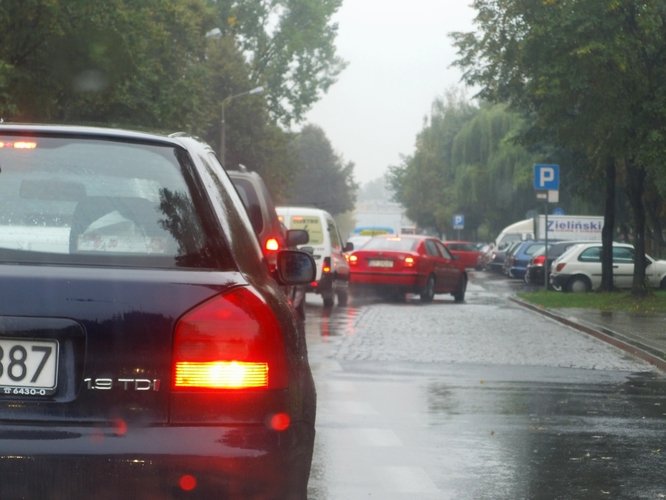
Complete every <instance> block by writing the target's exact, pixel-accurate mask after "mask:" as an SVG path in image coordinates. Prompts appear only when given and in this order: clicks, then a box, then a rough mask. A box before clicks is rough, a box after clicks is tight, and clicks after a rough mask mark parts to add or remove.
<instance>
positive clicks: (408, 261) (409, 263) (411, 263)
mask: <svg viewBox="0 0 666 500" xmlns="http://www.w3.org/2000/svg"><path fill="white" fill-rule="evenodd" d="M414 264H416V261H415V260H414V257H405V267H414Z"/></svg>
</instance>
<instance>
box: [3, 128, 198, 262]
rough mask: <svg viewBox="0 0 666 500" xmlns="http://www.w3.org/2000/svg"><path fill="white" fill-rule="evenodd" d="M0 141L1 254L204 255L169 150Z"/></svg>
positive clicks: (62, 258) (161, 258) (72, 257)
mask: <svg viewBox="0 0 666 500" xmlns="http://www.w3.org/2000/svg"><path fill="white" fill-rule="evenodd" d="M0 144H3V147H2V148H0V169H1V170H0V252H2V255H6V256H7V257H5V258H9V257H8V256H9V255H11V256H12V257H11V258H12V259H19V260H20V261H34V260H37V261H42V262H49V261H58V262H77V261H81V260H84V261H86V262H90V261H91V259H92V260H95V259H108V258H111V257H112V258H114V259H115V260H116V261H124V262H126V263H127V264H131V263H132V262H135V261H136V259H137V258H144V260H145V259H150V261H151V262H152V263H153V265H159V266H176V265H182V264H184V263H186V262H188V261H189V259H188V256H194V255H201V254H202V253H203V250H204V249H205V245H206V243H205V238H204V237H203V234H204V233H203V231H202V229H201V222H200V220H199V218H198V216H197V215H196V214H195V213H194V210H193V201H192V199H191V197H190V194H189V192H190V190H189V188H188V186H187V183H186V181H185V179H184V177H183V173H182V166H181V165H180V164H179V162H178V160H177V154H176V152H175V151H174V148H173V147H165V146H151V145H146V144H132V143H127V142H122V141H110V140H90V139H76V138H54V137H47V136H34V137H17V136H0ZM181 218H186V219H187V220H188V225H187V226H184V225H182V224H180V223H179V222H178V221H179V220H180V219H181Z"/></svg>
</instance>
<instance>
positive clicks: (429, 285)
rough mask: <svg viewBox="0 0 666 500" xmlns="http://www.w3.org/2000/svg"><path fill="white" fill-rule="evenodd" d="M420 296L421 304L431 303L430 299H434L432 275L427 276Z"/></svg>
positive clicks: (433, 278)
mask: <svg viewBox="0 0 666 500" xmlns="http://www.w3.org/2000/svg"><path fill="white" fill-rule="evenodd" d="M420 295H421V302H426V303H428V302H432V299H434V298H435V277H434V276H433V275H430V276H428V279H427V280H426V283H425V285H424V287H423V290H421V293H420Z"/></svg>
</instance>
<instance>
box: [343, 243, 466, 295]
mask: <svg viewBox="0 0 666 500" xmlns="http://www.w3.org/2000/svg"><path fill="white" fill-rule="evenodd" d="M349 266H350V271H351V277H350V284H351V287H352V290H355V291H359V292H360V291H363V290H364V289H371V290H373V291H377V292H379V293H381V294H383V295H388V296H393V297H398V296H404V294H406V293H417V294H419V295H420V297H421V301H423V302H432V300H433V298H434V296H435V294H438V293H450V294H451V295H453V297H454V299H455V301H456V302H462V301H464V300H465V291H466V290H467V273H466V271H465V269H464V267H463V265H462V264H461V263H460V262H459V261H457V260H456V259H455V257H454V256H453V255H451V253H450V252H449V251H448V250H447V248H446V247H445V246H444V244H443V243H442V242H441V241H440V240H438V239H437V238H434V237H430V236H422V235H400V236H395V235H383V236H375V237H374V238H372V239H371V240H370V241H369V242H367V243H366V244H365V245H364V246H363V248H361V249H359V250H355V251H353V252H352V253H351V255H350V256H349Z"/></svg>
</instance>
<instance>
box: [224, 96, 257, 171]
mask: <svg viewBox="0 0 666 500" xmlns="http://www.w3.org/2000/svg"><path fill="white" fill-rule="evenodd" d="M263 91H264V88H263V87H255V88H253V89H250V90H246V91H245V92H241V93H240V94H234V95H230V96H227V97H225V98H224V99H222V104H221V106H220V160H221V161H222V166H223V167H225V168H226V167H227V136H226V132H227V131H226V130H225V126H226V123H225V117H224V108H225V107H226V106H227V104H229V102H230V101H231V100H232V99H236V98H237V97H242V96H244V95H252V94H260V93H261V92H263Z"/></svg>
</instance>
